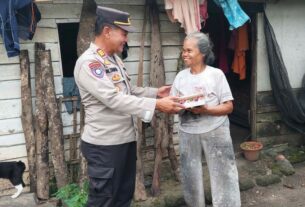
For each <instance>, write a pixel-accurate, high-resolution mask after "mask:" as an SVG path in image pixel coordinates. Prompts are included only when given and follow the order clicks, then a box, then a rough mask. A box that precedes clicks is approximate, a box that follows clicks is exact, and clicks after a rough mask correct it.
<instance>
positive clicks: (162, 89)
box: [157, 86, 172, 98]
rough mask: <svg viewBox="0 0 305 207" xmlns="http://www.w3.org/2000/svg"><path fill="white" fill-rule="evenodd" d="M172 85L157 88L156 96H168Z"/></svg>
mask: <svg viewBox="0 0 305 207" xmlns="http://www.w3.org/2000/svg"><path fill="white" fill-rule="evenodd" d="M171 88H172V86H162V87H160V88H158V92H157V96H158V97H159V98H164V97H167V96H169V93H170V91H171Z"/></svg>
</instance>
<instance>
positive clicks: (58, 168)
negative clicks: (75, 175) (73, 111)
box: [40, 50, 68, 188]
mask: <svg viewBox="0 0 305 207" xmlns="http://www.w3.org/2000/svg"><path fill="white" fill-rule="evenodd" d="M40 58H41V69H42V74H41V75H42V77H43V80H44V84H45V97H44V99H45V100H44V101H45V104H46V111H47V116H48V124H49V138H50V143H51V145H50V146H51V155H52V163H53V165H54V172H55V178H56V183H57V187H58V188H61V187H63V186H65V185H67V183H68V182H67V173H68V171H67V165H66V161H65V151H64V141H63V131H62V130H63V126H62V121H61V115H60V111H59V106H58V104H57V101H56V94H55V85H54V76H53V67H52V61H51V52H50V50H45V51H41V52H40Z"/></svg>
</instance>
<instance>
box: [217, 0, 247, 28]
mask: <svg viewBox="0 0 305 207" xmlns="http://www.w3.org/2000/svg"><path fill="white" fill-rule="evenodd" d="M214 2H215V3H216V4H217V5H218V6H219V7H221V8H222V10H223V12H224V14H225V16H226V18H227V19H228V21H229V24H230V30H233V29H236V28H238V27H240V26H242V25H243V24H245V23H246V22H247V21H248V20H250V17H249V16H248V15H247V14H246V13H245V12H244V11H243V9H242V8H241V7H240V5H239V3H238V2H237V0H214Z"/></svg>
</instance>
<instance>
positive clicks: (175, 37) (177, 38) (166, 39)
mask: <svg viewBox="0 0 305 207" xmlns="http://www.w3.org/2000/svg"><path fill="white" fill-rule="evenodd" d="M184 36H185V35H184V34H183V33H176V32H173V33H172V32H169V33H162V34H161V40H162V41H161V42H162V46H173V45H174V46H181V45H182V42H183V39H184ZM140 38H141V33H130V34H129V35H128V45H129V46H140V41H139V39H140ZM150 40H151V33H147V34H146V35H145V42H144V45H145V46H150Z"/></svg>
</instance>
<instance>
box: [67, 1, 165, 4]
mask: <svg viewBox="0 0 305 207" xmlns="http://www.w3.org/2000/svg"><path fill="white" fill-rule="evenodd" d="M70 1H71V0H70ZM72 1H73V0H72ZM157 2H158V4H164V2H163V0H157ZM96 3H97V4H119V5H144V4H145V1H143V0H96Z"/></svg>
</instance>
